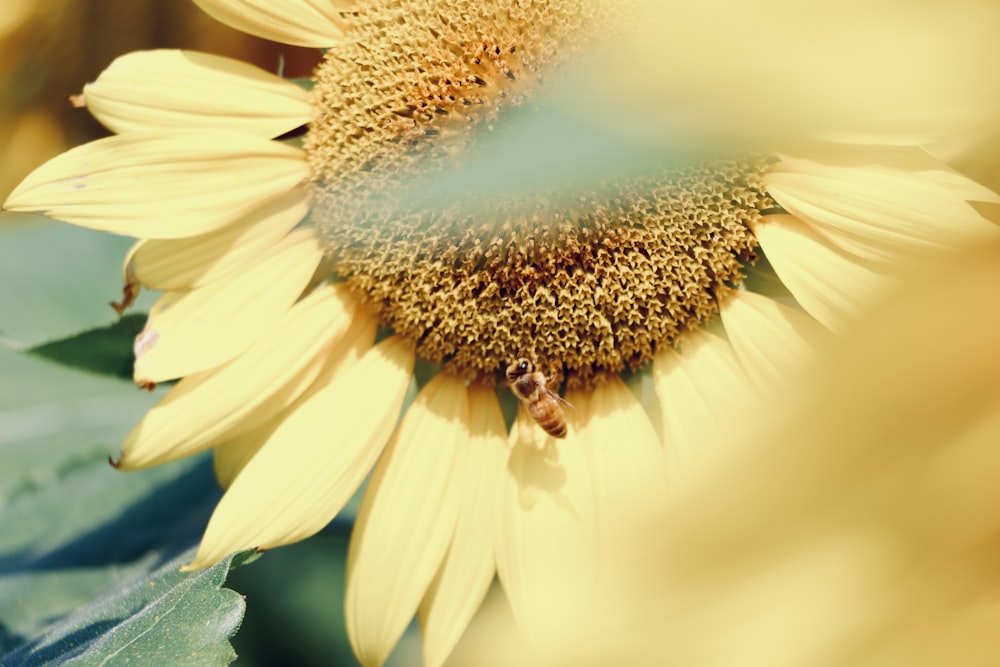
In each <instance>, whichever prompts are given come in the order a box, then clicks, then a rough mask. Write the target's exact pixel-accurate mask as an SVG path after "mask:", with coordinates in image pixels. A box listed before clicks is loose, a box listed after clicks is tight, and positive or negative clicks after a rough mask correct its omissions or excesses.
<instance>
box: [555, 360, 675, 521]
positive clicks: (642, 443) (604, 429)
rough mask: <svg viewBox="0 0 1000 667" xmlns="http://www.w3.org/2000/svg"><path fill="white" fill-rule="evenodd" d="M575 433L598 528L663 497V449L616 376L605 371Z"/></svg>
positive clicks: (575, 397)
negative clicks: (587, 470) (579, 438)
mask: <svg viewBox="0 0 1000 667" xmlns="http://www.w3.org/2000/svg"><path fill="white" fill-rule="evenodd" d="M578 396H580V397H579V398H578ZM568 398H569V400H570V402H572V403H574V404H576V403H577V402H582V401H583V400H584V399H583V397H582V392H577V393H574V394H571V395H569V397H568ZM580 434H581V435H582V436H583V446H582V449H583V451H584V453H585V455H586V457H587V461H588V463H589V465H590V479H591V481H592V484H593V494H594V507H595V510H596V512H597V514H596V520H597V521H598V522H599V523H598V528H599V529H608V528H610V527H612V526H613V525H614V523H615V521H617V520H619V519H620V518H621V517H622V516H623V513H624V514H628V513H631V512H635V511H637V510H639V509H641V508H646V507H649V506H651V505H652V504H654V503H660V502H662V499H663V495H664V492H665V490H666V476H665V473H666V465H665V463H666V462H665V460H664V456H663V449H662V448H661V447H660V442H659V440H658V439H657V437H656V430H655V429H654V428H653V425H652V424H651V423H650V421H649V418H648V417H647V416H646V411H645V410H644V409H643V407H642V405H641V404H640V403H639V401H638V400H636V398H635V396H634V395H633V394H632V392H631V391H630V390H629V388H628V387H626V386H625V383H624V382H622V380H621V378H619V377H618V376H613V377H610V378H608V379H607V381H606V382H604V383H603V384H600V385H598V386H597V387H595V388H594V389H593V391H592V393H591V396H590V397H589V402H588V404H587V410H586V421H585V422H584V424H583V426H582V427H581V429H580Z"/></svg>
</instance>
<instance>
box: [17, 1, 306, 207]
mask: <svg viewBox="0 0 1000 667" xmlns="http://www.w3.org/2000/svg"><path fill="white" fill-rule="evenodd" d="M153 48H181V49H196V50H201V51H207V52H210V53H215V54H218V55H224V56H229V57H233V58H239V59H242V60H246V61H248V62H251V63H254V64H255V65H257V66H259V67H261V68H263V69H266V70H268V71H271V72H277V71H279V68H282V71H283V72H284V74H285V75H286V76H292V77H300V76H307V75H308V74H310V72H311V71H312V68H313V66H314V65H315V64H316V63H317V62H318V61H319V58H320V55H321V54H320V53H319V51H318V50H316V49H304V48H298V47H292V46H287V45H285V44H276V43H274V42H268V41H266V40H263V39H259V38H256V37H252V36H250V35H246V34H244V33H241V32H239V31H237V30H234V29H232V28H230V27H228V26H225V25H223V24H221V23H219V22H218V21H215V20H214V19H212V18H210V17H209V16H208V15H207V14H205V13H204V12H202V11H201V10H200V9H198V7H196V6H195V5H194V3H192V2H185V1H179V2H162V1H159V0H86V1H85V2H81V1H80V0H4V3H3V11H2V12H0V90H2V91H3V94H2V96H0V200H2V199H3V198H5V197H6V196H7V194H8V193H9V192H10V191H11V190H12V189H13V188H14V186H15V185H17V183H18V182H19V181H20V180H21V179H22V178H24V177H25V176H26V175H27V174H28V173H29V172H30V171H31V170H32V169H34V168H35V167H37V166H38V165H40V164H41V163H42V162H44V161H45V160H47V159H49V158H51V157H53V156H54V155H56V154H58V153H60V152H61V151H63V150H65V149H66V148H68V147H70V146H75V145H77V144H80V143H83V142H85V141H88V140H91V139H95V138H97V137H101V136H105V135H107V134H109V132H108V131H107V130H105V129H104V128H103V127H101V125H100V124H99V123H97V121H95V120H94V119H93V118H91V116H90V114H88V113H87V111H86V110H85V109H74V108H73V107H72V106H71V105H70V103H69V102H68V101H67V96H69V95H73V94H76V93H79V92H80V90H81V88H82V87H83V84H85V83H87V82H88V81H92V80H94V79H95V78H96V77H97V75H98V74H100V72H101V70H103V69H104V68H105V67H107V66H108V64H110V63H111V61H112V60H114V59H115V58H116V57H117V56H120V55H122V54H124V53H128V52H129V51H134V50H139V49H153Z"/></svg>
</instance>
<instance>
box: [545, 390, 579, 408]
mask: <svg viewBox="0 0 1000 667" xmlns="http://www.w3.org/2000/svg"><path fill="white" fill-rule="evenodd" d="M542 389H543V390H544V391H545V393H546V394H548V395H549V396H551V397H552V398H554V399H556V400H557V401H559V402H560V403H563V404H564V405H568V406H569V407H571V408H573V409H574V410H576V406H574V405H573V404H572V403H570V402H569V401H567V400H566V399H565V398H563V397H562V396H560V395H559V394H557V393H556V392H554V391H552V390H551V389H549V388H548V387H546V386H545V385H542Z"/></svg>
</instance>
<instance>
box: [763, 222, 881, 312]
mask: <svg viewBox="0 0 1000 667" xmlns="http://www.w3.org/2000/svg"><path fill="white" fill-rule="evenodd" d="M753 233H754V236H756V237H757V240H758V241H759V242H760V247H761V248H762V249H763V250H764V254H765V255H766V256H767V259H768V261H769V262H770V264H771V267H772V268H773V269H774V272H775V273H776V274H777V275H778V277H779V278H781V282H783V283H784V284H785V287H787V288H788V290H789V291H790V292H791V293H792V295H793V296H794V297H795V300H796V301H798V302H799V304H800V305H801V306H802V308H803V309H804V310H805V311H806V312H807V313H809V314H810V315H812V316H813V317H815V318H816V319H817V320H819V322H821V323H822V324H823V325H824V326H826V327H827V328H828V329H832V330H841V329H842V328H843V326H844V324H846V323H847V322H850V321H851V320H854V319H857V318H858V316H859V315H860V314H861V313H863V312H864V311H865V309H866V308H868V307H869V306H871V304H873V303H875V302H876V301H878V300H879V299H880V298H882V297H884V296H885V294H886V293H887V292H888V290H889V289H890V288H891V287H892V285H893V281H892V280H890V278H889V277H888V276H887V275H886V274H885V273H880V272H878V271H876V270H874V269H873V268H872V267H871V266H870V265H869V263H868V262H866V261H864V260H861V259H859V258H858V257H855V256H852V255H850V254H849V253H848V252H846V251H844V250H842V249H841V248H839V247H837V246H836V245H834V244H833V243H831V242H830V241H829V240H828V239H827V238H825V237H823V236H821V235H820V234H818V233H816V232H815V231H813V230H812V228H810V227H809V226H808V225H806V224H805V223H803V222H802V221H801V220H799V219H797V218H795V217H793V216H790V215H768V216H765V217H764V218H763V219H762V220H761V222H759V223H758V224H756V225H754V227H753Z"/></svg>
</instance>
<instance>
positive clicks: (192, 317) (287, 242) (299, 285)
mask: <svg viewBox="0 0 1000 667" xmlns="http://www.w3.org/2000/svg"><path fill="white" fill-rule="evenodd" d="M321 256H322V251H320V249H319V247H318V245H317V244H316V239H315V237H314V235H313V230H311V229H308V228H304V229H302V230H297V231H295V232H293V233H292V234H290V235H288V236H287V237H285V239H284V240H282V242H281V243H279V244H278V245H277V246H275V247H274V248H273V249H272V250H271V252H269V253H268V254H267V255H265V256H264V257H261V258H260V261H259V262H258V263H257V264H256V265H255V266H254V267H253V268H252V269H251V270H249V271H247V272H246V273H244V274H243V275H242V276H240V279H239V280H229V281H226V282H223V283H220V284H213V285H209V286H206V287H203V288H201V289H197V290H191V291H188V292H168V293H167V294H164V295H163V296H162V297H161V298H160V299H159V300H158V301H157V302H156V303H155V304H153V307H152V308H151V309H150V312H149V319H148V320H147V321H146V327H145V328H144V329H143V331H142V333H140V334H139V335H138V336H137V337H136V339H135V353H136V354H135V358H136V359H135V372H134V376H135V381H136V382H137V383H139V384H146V383H150V382H154V383H155V382H162V381H164V380H173V379H175V378H179V377H183V376H185V375H191V374H193V373H198V372H200V371H204V370H207V369H209V368H214V367H216V366H219V365H221V364H223V363H225V362H227V361H229V360H230V359H232V358H233V357H235V356H236V355H238V354H240V353H241V352H242V351H243V350H245V349H246V348H247V347H249V346H250V345H251V344H252V343H253V342H254V341H255V340H257V339H258V338H260V337H261V336H262V335H264V334H266V333H267V332H268V331H269V330H270V329H272V328H273V327H274V326H276V323H277V322H279V321H280V320H281V318H282V316H283V315H284V314H285V312H286V311H287V310H288V309H289V308H291V306H292V304H294V303H295V301H296V299H298V297H299V295H301V294H302V290H303V289H304V288H305V286H306V285H307V284H308V282H309V279H310V278H311V277H312V275H313V272H314V271H315V270H316V267H317V266H318V265H319V261H320V259H321Z"/></svg>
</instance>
